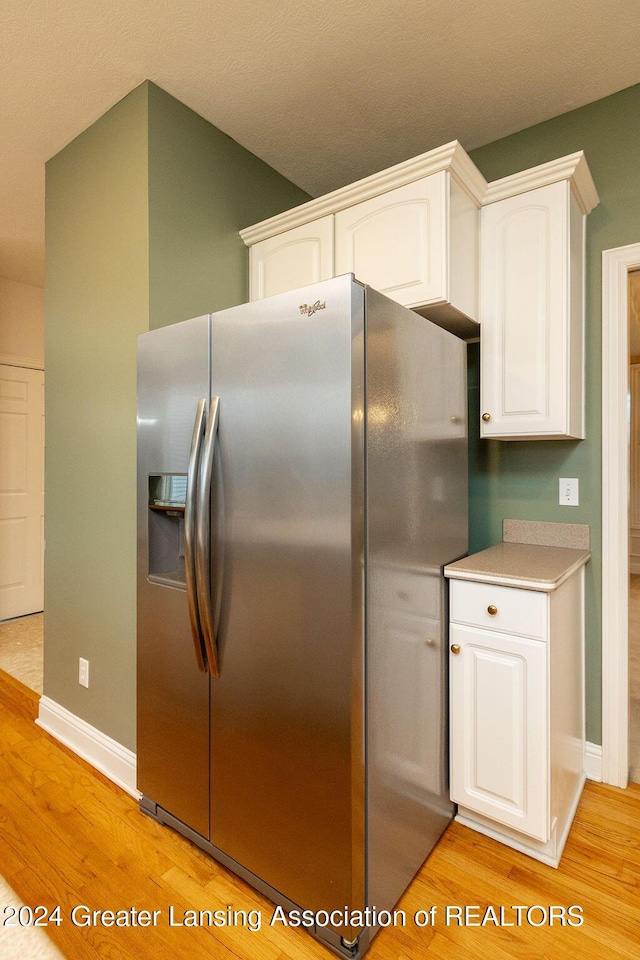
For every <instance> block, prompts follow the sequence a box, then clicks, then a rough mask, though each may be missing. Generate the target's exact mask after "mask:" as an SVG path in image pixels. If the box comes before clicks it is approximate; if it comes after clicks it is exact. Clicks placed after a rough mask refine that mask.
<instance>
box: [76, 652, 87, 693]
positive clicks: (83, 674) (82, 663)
mask: <svg viewBox="0 0 640 960" xmlns="http://www.w3.org/2000/svg"><path fill="white" fill-rule="evenodd" d="M78 683H79V684H80V686H82V687H88V686H89V661H88V660H85V659H84V657H80V658H79V660H78Z"/></svg>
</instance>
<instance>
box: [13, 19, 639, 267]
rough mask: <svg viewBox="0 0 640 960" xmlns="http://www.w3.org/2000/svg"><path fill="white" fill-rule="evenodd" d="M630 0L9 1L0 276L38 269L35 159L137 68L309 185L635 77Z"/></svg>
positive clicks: (635, 27)
mask: <svg viewBox="0 0 640 960" xmlns="http://www.w3.org/2000/svg"><path fill="white" fill-rule="evenodd" d="M639 40H640V4H639V3H638V0H608V2H606V3H604V2H603V0H562V2H558V0H534V2H531V0H486V2H485V3H483V4H481V3H478V0H448V2H445V0H377V2H376V0H262V2H261V3H257V2H256V0H234V2H233V3H230V2H229V0H224V2H222V0H207V2H203V0H108V2H107V0H3V2H2V4H1V6H0V84H1V90H2V96H1V97H0V275H2V276H6V277H9V278H12V279H15V280H21V281H23V282H27V283H36V284H41V283H42V282H43V264H44V162H45V161H46V160H47V159H48V158H49V157H51V156H53V155H54V154H56V153H57V152H58V151H59V150H60V149H61V148H62V147H64V146H65V144H67V143H68V142H69V141H70V140H72V139H73V138H74V137H75V136H77V135H78V134H79V133H81V132H82V131H83V130H84V129H86V127H88V126H89V125H90V124H91V123H93V121H94V120H96V119H97V118H98V117H100V116H101V115H102V114H103V113H105V112H106V111H107V110H108V109H109V108H110V107H111V106H112V105H113V104H114V103H116V102H117V101H118V100H119V99H121V98H122V97H123V96H125V95H126V94H127V93H128V92H129V91H130V90H132V89H133V88H134V87H135V86H137V85H138V84H139V83H140V82H142V81H143V80H145V79H150V80H153V81H154V82H155V83H157V84H158V85H159V86H161V87H162V88H163V89H165V90H166V91H167V92H168V93H170V94H172V95H173V96H175V97H177V98H178V99H179V100H181V101H182V102H183V103H185V104H187V105H188V106H189V107H191V108H192V109H194V110H195V111H197V112H198V113H200V114H201V115H202V116H204V117H206V118H207V119H208V120H210V121H211V122H212V123H214V124H215V125H216V126H218V127H219V128H220V129H221V130H223V131H224V132H225V133H227V134H229V135H230V136H232V137H233V138H234V139H236V140H237V141H239V142H240V143H241V144H243V145H244V146H245V147H247V148H248V149H249V150H252V151H253V152H254V153H256V154H257V155H258V156H260V157H262V158H263V159H264V160H266V161H267V162H268V163H270V164H271V165H272V166H274V167H275V168H276V169H277V170H279V171H281V172H282V173H283V174H285V175H286V176H288V177H289V178H290V179H291V180H293V181H294V182H295V183H297V184H298V185H299V186H301V187H303V188H304V189H305V190H307V191H308V192H309V193H311V194H312V195H314V196H317V195H319V194H321V193H324V192H326V191H328V190H332V189H334V188H336V187H339V186H342V185H343V184H345V183H349V182H351V181H353V180H357V179H359V178H361V177H363V176H366V175H368V174H370V173H373V172H375V171H377V170H380V169H383V168H384V167H386V166H389V165H390V164H393V163H396V162H398V161H400V160H404V159H406V158H408V157H411V156H414V155H416V154H418V153H422V152H423V151H425V150H428V149H431V148H432V147H436V146H438V145H440V144H442V143H446V142H447V141H449V140H453V139H458V140H460V141H461V142H462V144H463V146H465V147H466V149H468V150H469V149H472V148H473V147H476V146H479V145H481V144H484V143H488V142H491V141H492V140H495V139H497V138H499V137H502V136H506V135H507V134H509V133H513V132H515V131H516V130H520V129H523V128H525V127H528V126H530V125H531V124H533V123H537V122H539V121H541V120H545V119H547V118H549V117H552V116H557V115H558V114H561V113H564V112H565V111H567V110H571V109H573V108H574V107H577V106H581V105H582V104H585V103H589V102H591V101H592V100H597V99H599V98H600V97H604V96H607V95H608V94H610V93H614V92H615V91H617V90H621V89H623V88H625V87H628V86H631V85H632V84H634V83H637V82H639V81H640V58H639V57H638V49H639Z"/></svg>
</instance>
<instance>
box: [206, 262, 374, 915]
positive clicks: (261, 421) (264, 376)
mask: <svg viewBox="0 0 640 960" xmlns="http://www.w3.org/2000/svg"><path fill="white" fill-rule="evenodd" d="M212 390H213V393H214V394H216V395H218V396H219V397H220V421H219V449H218V454H217V456H218V458H219V463H220V469H221V481H222V484H221V485H222V491H221V492H220V491H218V493H217V494H216V496H215V497H214V500H215V501H216V503H214V511H215V510H216V509H218V510H219V509H220V500H221V499H222V500H223V501H224V521H223V527H222V532H221V540H222V544H221V547H222V548H223V550H224V561H223V569H222V572H221V577H222V583H221V585H220V581H218V589H221V597H220V599H221V605H220V620H219V630H218V653H219V660H220V676H219V678H218V679H216V680H213V681H212V697H211V760H212V766H211V842H212V843H213V844H214V845H215V846H216V847H217V848H219V849H220V850H221V851H223V852H224V853H225V854H226V855H227V856H229V857H232V858H233V859H234V860H235V861H237V862H238V863H240V864H242V865H244V866H245V867H246V868H248V869H249V870H250V871H252V873H254V874H255V875H257V876H258V877H259V878H261V879H262V880H263V881H265V882H266V883H268V884H269V885H270V886H271V887H273V888H275V889H276V890H277V891H279V892H280V893H281V894H282V895H284V896H285V897H287V898H288V899H289V900H291V901H293V902H294V903H297V904H300V905H302V906H304V907H305V908H310V909H316V910H318V909H331V908H334V907H340V908H344V906H345V904H346V905H353V906H356V905H360V906H362V904H363V896H364V892H363V882H364V867H363V850H364V848H363V830H364V824H363V763H364V761H363V745H362V715H363V703H362V676H363V570H362V564H363V509H364V502H363V406H362V404H363V288H362V287H361V286H360V285H359V284H355V283H354V282H353V280H352V278H350V277H341V278H337V279H335V280H330V281H327V282H326V283H323V284H318V285H314V286H313V287H310V288H308V289H306V290H304V289H303V290H299V291H295V292H294V293H292V294H289V293H288V294H283V295H281V296H278V297H272V298H268V299H267V300H263V301H260V302H259V303H254V304H248V305H246V306H243V307H240V308H235V309H234V310H232V311H227V312H224V313H222V314H217V315H214V316H213V317H212ZM217 556H218V561H219V560H220V554H219V551H217Z"/></svg>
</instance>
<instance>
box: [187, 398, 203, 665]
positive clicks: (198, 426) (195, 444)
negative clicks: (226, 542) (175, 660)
mask: <svg viewBox="0 0 640 960" xmlns="http://www.w3.org/2000/svg"><path fill="white" fill-rule="evenodd" d="M206 407H207V401H206V400H205V399H204V398H202V399H200V400H198V407H197V409H196V417H195V421H194V424H193V434H192V436H191V449H190V451H189V467H188V470H187V491H186V494H185V501H184V573H185V584H186V588H187V606H188V608H189V622H190V624H191V636H192V637H193V644H194V647H195V651H196V660H197V661H198V666H199V668H200V670H201V671H202V672H203V673H206V670H207V666H206V654H205V645H204V637H203V635H202V629H201V627H200V613H199V610H198V594H197V582H196V510H197V503H196V495H197V486H198V466H199V463H200V451H201V448H202V441H203V436H204V418H205V411H206Z"/></svg>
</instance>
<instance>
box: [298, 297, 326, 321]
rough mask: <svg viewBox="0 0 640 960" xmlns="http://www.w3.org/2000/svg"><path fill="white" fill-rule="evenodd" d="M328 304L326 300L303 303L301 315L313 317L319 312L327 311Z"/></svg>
mask: <svg viewBox="0 0 640 960" xmlns="http://www.w3.org/2000/svg"><path fill="white" fill-rule="evenodd" d="M326 307H327V304H326V301H324V300H316V302H315V303H301V304H300V313H301V314H302V315H303V316H305V317H312V316H313V315H314V313H317V312H318V310H326Z"/></svg>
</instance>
